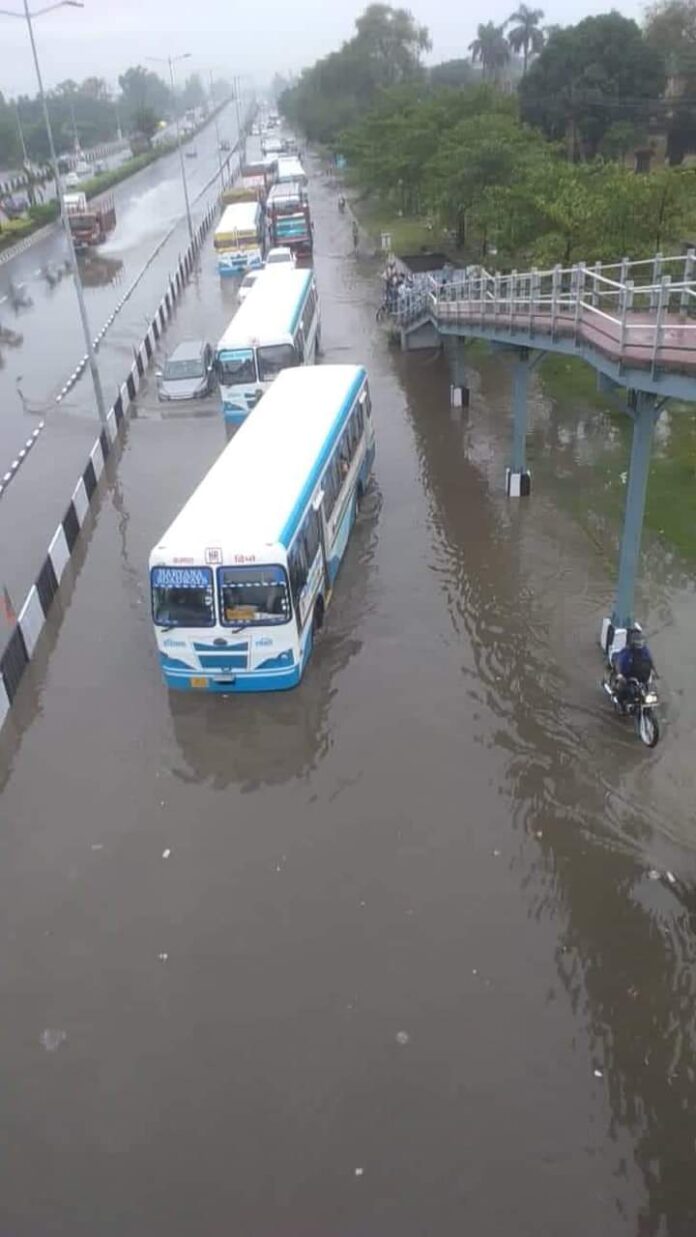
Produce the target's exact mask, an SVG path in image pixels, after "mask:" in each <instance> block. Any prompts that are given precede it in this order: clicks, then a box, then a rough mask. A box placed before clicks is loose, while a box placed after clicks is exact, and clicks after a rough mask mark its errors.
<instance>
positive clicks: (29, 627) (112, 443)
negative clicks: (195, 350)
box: [0, 203, 217, 727]
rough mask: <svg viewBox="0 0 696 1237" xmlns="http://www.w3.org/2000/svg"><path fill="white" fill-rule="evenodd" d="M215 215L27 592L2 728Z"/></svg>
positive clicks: (1, 690)
mask: <svg viewBox="0 0 696 1237" xmlns="http://www.w3.org/2000/svg"><path fill="white" fill-rule="evenodd" d="M216 215H217V203H214V204H213V205H212V206H211V207H210V208H209V209H208V211H207V212H206V214H205V216H204V218H203V220H202V222H201V224H200V226H199V227H198V229H197V230H196V233H195V235H194V238H193V241H192V242H191V244H190V245H189V247H188V249H187V250H186V253H185V254H184V256H183V257H182V258H180V259H179V264H178V266H177V269H176V272H175V274H174V276H173V277H172V276H170V279H169V282H168V285H167V290H166V292H165V294H164V296H163V297H162V300H161V302H160V304H159V306H158V308H157V311H156V313H155V314H154V317H153V320H152V322H151V324H150V326H149V327H148V330H147V333H146V335H145V338H144V339H143V340H142V341H141V343H140V346H139V347H138V348H137V349H135V357H134V360H133V364H132V366H131V369H130V371H129V373H128V374H127V375H126V379H125V381H124V382H123V384H122V386H121V389H120V392H119V394H118V396H117V398H116V400H115V401H114V404H113V406H112V407H111V408H110V409H109V412H108V415H107V418H106V424H105V425H104V427H103V429H102V431H101V433H100V435H99V437H98V438H97V440H96V442H95V443H94V446H93V447H92V450H91V451H90V453H89V457H88V459H87V462H86V464H85V467H84V468H83V470H82V473H81V475H80V477H79V478H78V481H77V484H76V486H75V488H74V490H73V492H72V495H71V497H70V501H69V503H68V505H67V508H66V511H65V515H64V516H63V519H62V520H61V522H60V524H59V525H58V528H57V529H56V531H55V533H54V534H53V537H52V538H51V541H50V543H49V546H48V551H47V554H46V557H45V559H44V561H43V564H42V566H41V569H40V571H39V573H38V575H37V577H36V580H35V582H34V584H33V585H32V586H31V588H30V589H29V592H28V594H27V596H26V598H25V601H24V604H23V606H22V608H21V610H20V612H19V616H18V618H17V621H16V623H15V626H14V628H13V630H12V632H11V634H10V637H9V640H8V642H7V644H6V646H5V650H4V652H3V653H2V656H0V727H1V726H2V725H3V723H4V721H5V719H6V718H7V715H8V714H9V712H10V709H11V706H12V702H13V701H14V699H15V697H16V695H17V691H18V690H19V685H20V683H21V680H22V675H23V674H24V671H25V670H26V668H27V666H28V665H29V662H30V661H31V659H32V657H33V655H34V651H35V649H36V646H37V644H38V641H39V637H40V636H41V632H42V630H43V627H44V624H45V622H46V619H47V617H48V614H49V612H50V609H51V605H52V603H53V601H54V599H55V597H56V594H57V593H58V590H59V588H60V583H61V580H62V578H63V576H64V574H65V570H66V568H67V566H68V564H69V562H70V560H71V558H72V556H73V553H74V551H75V548H76V546H77V545H78V542H79V538H80V531H81V529H82V527H83V525H84V523H85V521H86V520H87V518H88V516H89V513H90V509H91V506H92V503H93V501H94V498H95V495H96V494H97V491H98V485H99V479H100V477H101V475H102V473H103V471H104V465H105V464H106V461H107V459H108V458H109V456H110V455H111V454H112V452H113V451H114V448H115V447H116V446H117V444H118V440H119V435H120V433H121V430H122V428H123V426H124V425H125V422H126V421H127V419H128V415H129V412H130V407H131V404H132V403H133V402H134V400H135V398H136V394H137V390H138V387H139V385H140V382H141V380H142V378H143V376H144V375H145V373H146V371H147V367H148V365H149V362H150V359H151V357H152V355H153V353H154V351H155V348H156V345H157V340H158V339H159V338H160V336H161V334H162V332H163V331H165V330H166V328H167V323H168V322H169V320H170V319H171V317H172V315H173V313H174V309H175V306H176V302H177V300H178V299H179V297H180V296H181V294H182V292H183V290H184V288H185V286H186V283H187V282H188V279H189V278H190V275H191V273H192V271H193V270H194V267H195V259H196V256H197V255H198V253H199V251H200V248H201V245H202V244H203V241H204V239H205V237H206V235H207V233H208V231H209V230H210V228H211V226H212V224H213V221H214V219H215V217H216Z"/></svg>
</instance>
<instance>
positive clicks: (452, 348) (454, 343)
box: [445, 335, 469, 408]
mask: <svg viewBox="0 0 696 1237" xmlns="http://www.w3.org/2000/svg"><path fill="white" fill-rule="evenodd" d="M445 351H446V353H447V360H448V363H449V371H450V407H451V408H468V407H469V388H468V386H467V385H466V358H465V353H464V340H463V339H459V338H458V336H456V335H450V336H449V338H448V339H447V341H446V345H445Z"/></svg>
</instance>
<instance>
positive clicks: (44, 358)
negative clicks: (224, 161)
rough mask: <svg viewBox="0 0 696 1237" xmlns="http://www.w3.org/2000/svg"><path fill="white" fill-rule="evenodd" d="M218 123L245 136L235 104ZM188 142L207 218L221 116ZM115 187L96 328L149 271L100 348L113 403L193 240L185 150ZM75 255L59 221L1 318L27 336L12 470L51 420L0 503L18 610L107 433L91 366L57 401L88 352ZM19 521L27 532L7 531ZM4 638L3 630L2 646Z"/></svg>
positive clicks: (4, 574) (96, 259)
mask: <svg viewBox="0 0 696 1237" xmlns="http://www.w3.org/2000/svg"><path fill="white" fill-rule="evenodd" d="M218 130H219V132H220V135H221V137H226V138H228V140H229V141H230V143H234V141H235V139H236V122H235V117H234V108H233V107H230V106H228V107H227V108H226V109H224V110H223V112H222V113H221V115H220V119H219V121H218ZM184 149H185V150H186V151H189V152H191V151H193V150H195V151H196V155H195V157H191V158H188V157H187V158H186V159H185V168H186V176H187V183H188V187H189V197H190V199H191V203H192V215H193V222H194V227H195V226H197V225H198V223H199V222H200V220H201V218H202V216H203V215H204V213H205V211H206V210H207V208H208V205H209V204H210V202H211V201H212V200H213V199H214V197H215V194H216V193H217V192H219V184H218V182H217V180H215V183H214V184H213V185H211V186H209V187H208V188H207V189H206V185H207V184H208V182H209V181H210V180H211V179H213V178H215V176H216V172H217V171H218V169H219V164H220V156H219V154H218V150H217V143H216V130H215V125H214V124H213V123H210V124H209V125H208V126H207V127H206V128H205V129H204V130H203V131H202V132H201V133H200V134H199V135H198V136H197V137H196V138H195V139H194V140H193V141H191V142H189V143H187V144H186V145H185V147H184ZM223 157H224V156H223ZM112 195H113V197H114V200H115V204H116V228H115V230H114V232H113V233H112V234H111V236H110V237H109V239H108V241H107V242H106V243H105V244H104V245H101V246H99V247H98V248H97V249H94V250H89V251H86V252H85V253H81V254H80V255H79V256H78V261H79V263H80V269H81V273H82V281H83V286H84V290H85V304H86V307H87V313H88V316H89V321H90V330H91V333H92V336H93V337H94V336H96V334H97V332H98V331H99V330H100V329H101V327H102V326H103V325H104V323H105V322H106V321H107V319H108V318H109V316H110V314H111V312H112V311H113V310H114V308H115V307H116V305H117V304H118V302H119V300H120V299H121V297H122V296H123V295H124V294H125V293H126V291H127V290H128V289H129V288H130V286H131V284H132V283H133V281H134V280H135V279H136V277H138V276H139V275H140V274H141V272H143V270H144V268H146V269H145V273H144V275H143V277H142V279H141V281H140V282H139V283H138V285H137V287H136V288H135V290H134V291H133V294H132V296H131V297H130V298H129V299H128V301H126V303H125V305H124V307H123V309H122V310H121V312H120V313H119V314H118V316H117V317H116V319H115V322H114V323H113V325H112V326H111V327H110V328H109V330H108V332H107V334H106V335H105V336H104V339H103V341H102V343H101V345H100V347H99V351H98V362H99V369H100V373H101V380H102V388H103V391H104V397H105V401H106V406H107V408H108V407H109V406H110V405H111V404H112V402H113V401H114V399H115V398H116V395H117V393H118V391H119V388H120V386H121V384H122V383H123V382H124V381H125V378H126V375H127V374H128V372H129V370H130V368H131V365H132V364H133V348H134V347H138V346H139V345H140V343H141V341H142V339H143V336H144V335H145V332H146V331H147V329H148V327H149V325H150V323H151V321H152V318H153V316H154V314H155V312H156V310H157V308H158V306H159V303H160V300H161V299H162V296H163V294H164V291H165V289H166V286H167V281H168V277H169V275H170V274H171V273H172V272H173V271H174V270H175V269H176V266H177V262H178V258H179V255H180V254H181V253H183V251H184V250H185V249H186V246H187V245H188V230H187V225H186V220H185V218H184V214H183V210H184V208H183V191H182V184H181V173H180V167H179V157H178V154H177V153H176V152H174V153H172V154H170V155H166V156H164V157H163V158H162V159H161V160H158V161H157V162H156V163H154V164H151V165H150V166H148V167H146V168H144V169H143V170H142V171H140V172H138V173H136V174H135V176H132V177H129V178H128V180H126V181H123V182H122V183H121V184H120V185H117V186H116V187H115V188H114V189H113V190H112ZM177 221H178V222H177ZM170 231H171V235H170V236H169V238H168V239H166V240H164V238H165V237H166V235H167V233H168V232H170ZM163 241H164V243H162V242H163ZM160 245H161V248H159V246H160ZM65 253H66V251H65V239H64V237H63V235H62V232H61V231H55V232H53V233H51V234H50V235H49V236H47V237H45V238H44V239H43V240H41V241H37V242H36V244H35V245H33V246H31V247H30V248H29V249H27V250H26V251H25V252H24V253H22V254H20V255H18V256H17V257H15V258H13V259H12V260H11V261H10V262H7V263H5V265H3V266H1V267H0V326H3V327H5V328H10V329H11V330H12V331H14V332H15V333H16V334H17V335H19V337H20V342H19V344H17V345H13V346H11V345H8V344H2V343H0V401H1V405H2V417H0V475H2V474H4V472H5V471H6V470H7V469H8V468H9V466H10V464H11V462H12V460H13V459H15V458H16V457H17V455H18V452H19V451H20V449H21V448H22V447H23V446H24V444H25V442H26V440H27V439H28V438H29V436H30V434H32V432H33V431H34V430H35V429H36V428H37V426H38V425H39V424H40V423H41V422H42V421H43V422H45V428H44V429H43V430H42V431H41V435H40V437H39V439H38V441H37V442H36V445H35V446H34V447H33V448H32V450H31V451H30V453H29V455H28V456H27V457H26V461H25V462H24V463H23V464H22V466H21V468H20V470H19V472H18V473H17V475H16V477H15V478H14V479H13V481H12V482H11V484H10V486H9V487H8V488H7V491H6V492H5V493H4V494H3V496H2V500H1V501H0V538H2V554H1V555H0V593H1V592H2V591H3V589H4V588H7V589H8V590H9V594H10V597H11V598H12V600H13V602H14V605H15V608H16V609H17V610H19V609H20V607H21V604H22V601H23V598H24V596H25V595H26V592H27V590H28V589H29V587H30V586H31V584H32V583H33V582H34V580H35V578H36V574H37V571H38V569H39V567H40V565H41V563H42V561H43V558H44V556H45V553H46V549H47V546H48V544H49V541H50V539H51V537H52V536H53V533H54V531H55V529H56V526H57V525H58V523H59V521H60V520H61V518H62V516H63V514H64V511H65V507H66V505H67V502H68V499H69V497H70V495H71V494H72V491H73V489H74V486H75V484H76V482H77V479H78V477H79V476H80V475H81V473H82V470H83V468H84V466H85V463H86V461H87V457H88V455H89V452H90V450H91V447H92V445H93V443H94V441H95V439H96V437H97V436H98V431H99V419H98V415H97V412H96V407H95V402H94V389H93V386H92V380H91V376H90V372H89V369H88V368H87V369H86V370H85V372H84V374H83V376H82V378H81V379H80V380H79V381H78V383H77V384H76V385H75V386H74V387H73V388H72V390H71V391H70V392H69V394H68V396H67V397H66V398H65V399H64V400H63V402H62V403H60V404H57V403H56V398H55V397H56V395H57V394H58V393H59V392H60V391H61V389H62V387H63V386H64V384H65V383H66V382H67V380H68V379H69V378H70V376H71V374H72V373H73V371H74V369H75V367H76V365H77V363H78V362H79V361H80V359H81V357H82V355H83V353H84V339H83V336H82V328H81V325H80V319H79V315H78V308H77V300H76V297H75V289H74V288H73V286H72V278H71V276H70V275H69V274H67V273H66V271H65V265H64V262H65ZM148 263H149V265H147V267H146V264H148ZM48 274H50V275H52V277H53V281H49V279H48V278H47V275H48ZM61 274H62V277H61V278H59V279H58V281H57V282H55V279H56V277H57V276H59V275H61ZM12 284H14V286H15V287H20V288H23V289H24V292H25V294H26V296H27V298H28V304H27V305H26V306H23V307H18V308H13V305H12V301H11V285H12ZM19 528H21V529H22V535H21V538H20V537H17V536H13V535H10V533H9V531H6V530H16V529H19ZM3 643H4V641H2V639H1V638H0V647H2V644H3Z"/></svg>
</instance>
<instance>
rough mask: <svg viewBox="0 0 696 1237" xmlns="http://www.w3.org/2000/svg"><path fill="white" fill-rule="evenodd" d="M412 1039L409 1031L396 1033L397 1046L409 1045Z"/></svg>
mask: <svg viewBox="0 0 696 1237" xmlns="http://www.w3.org/2000/svg"><path fill="white" fill-rule="evenodd" d="M410 1039H411V1036H410V1035H409V1033H408V1031H397V1033H396V1042H397V1044H402V1045H403V1044H408V1042H409V1040H410Z"/></svg>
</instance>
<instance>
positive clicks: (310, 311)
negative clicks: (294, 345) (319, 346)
mask: <svg viewBox="0 0 696 1237" xmlns="http://www.w3.org/2000/svg"><path fill="white" fill-rule="evenodd" d="M316 306H317V298H316V294H315V292H314V288H313V287H310V289H309V295H308V296H307V300H306V302H305V307H304V310H303V312H302V329H303V331H304V334H305V338H306V337H307V335H308V334H309V328H310V327H311V325H312V322H313V320H314V311H315V309H316Z"/></svg>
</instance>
